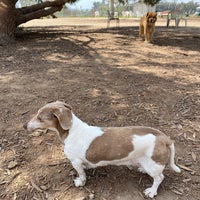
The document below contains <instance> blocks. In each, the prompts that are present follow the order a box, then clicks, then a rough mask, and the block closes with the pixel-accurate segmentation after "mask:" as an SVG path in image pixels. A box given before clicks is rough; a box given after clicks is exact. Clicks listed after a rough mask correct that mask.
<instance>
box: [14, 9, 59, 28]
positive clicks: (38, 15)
mask: <svg viewBox="0 0 200 200" xmlns="http://www.w3.org/2000/svg"><path fill="white" fill-rule="evenodd" d="M60 10H62V6H59V7H50V8H48V9H40V10H37V11H35V12H32V13H28V14H25V15H21V16H20V17H19V18H18V20H17V25H19V24H22V23H25V22H27V21H30V20H32V19H38V18H41V17H45V16H48V15H51V14H53V13H55V12H57V11H60Z"/></svg>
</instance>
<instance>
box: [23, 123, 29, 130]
mask: <svg viewBox="0 0 200 200" xmlns="http://www.w3.org/2000/svg"><path fill="white" fill-rule="evenodd" d="M27 125H28V122H26V123H24V124H23V128H24V129H25V130H27Z"/></svg>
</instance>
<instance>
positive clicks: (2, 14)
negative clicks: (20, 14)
mask: <svg viewBox="0 0 200 200" xmlns="http://www.w3.org/2000/svg"><path fill="white" fill-rule="evenodd" d="M16 18H17V11H16V9H15V2H14V1H12V0H1V1H0V44H4V43H7V42H9V41H11V40H13V39H14V32H15V29H16Z"/></svg>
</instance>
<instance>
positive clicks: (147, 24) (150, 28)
mask: <svg viewBox="0 0 200 200" xmlns="http://www.w3.org/2000/svg"><path fill="white" fill-rule="evenodd" d="M156 20H157V14H156V13H155V12H148V13H147V14H146V15H145V16H143V17H141V19H140V29H139V38H140V39H142V35H144V36H145V42H148V43H150V42H152V37H153V33H154V30H155V23H156Z"/></svg>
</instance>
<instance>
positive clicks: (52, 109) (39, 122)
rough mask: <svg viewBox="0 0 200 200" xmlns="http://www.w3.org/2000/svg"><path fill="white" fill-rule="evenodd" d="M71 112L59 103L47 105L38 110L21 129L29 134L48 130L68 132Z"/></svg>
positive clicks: (63, 104)
mask: <svg viewBox="0 0 200 200" xmlns="http://www.w3.org/2000/svg"><path fill="white" fill-rule="evenodd" d="M71 110H72V109H71V107H70V106H69V105H67V104H65V103H64V102H61V101H56V102H52V103H48V104H46V105H45V106H43V107H42V108H40V109H39V110H38V112H37V114H36V115H35V116H34V117H33V118H32V119H31V120H30V121H29V122H27V123H25V124H24V125H23V127H24V129H26V130H28V131H30V132H32V131H35V130H38V129H40V130H46V129H49V130H53V131H56V132H58V133H60V131H62V132H63V131H66V130H69V129H70V127H71V125H72V111H71Z"/></svg>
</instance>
